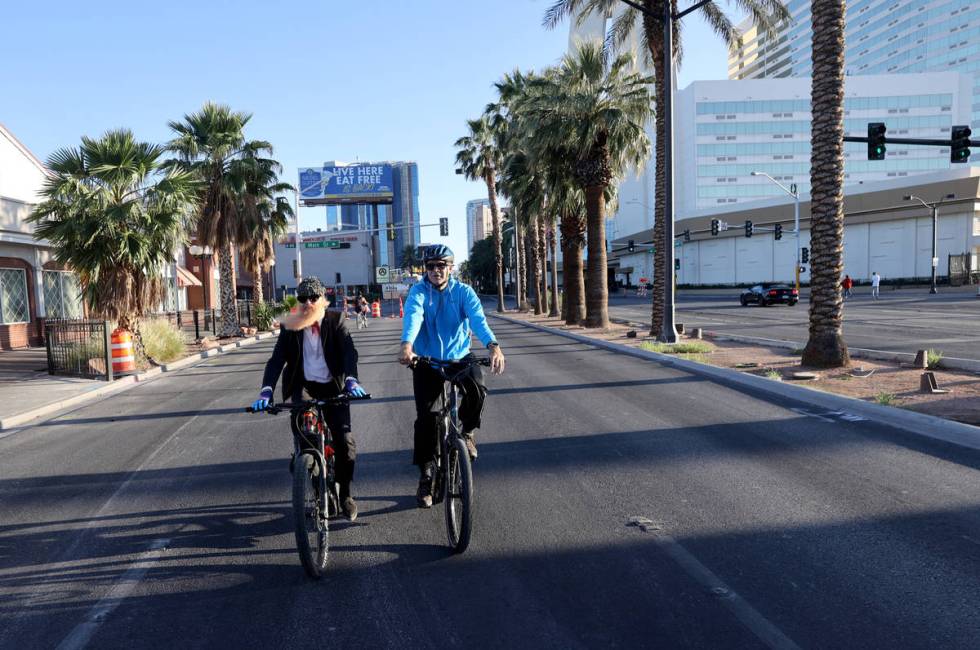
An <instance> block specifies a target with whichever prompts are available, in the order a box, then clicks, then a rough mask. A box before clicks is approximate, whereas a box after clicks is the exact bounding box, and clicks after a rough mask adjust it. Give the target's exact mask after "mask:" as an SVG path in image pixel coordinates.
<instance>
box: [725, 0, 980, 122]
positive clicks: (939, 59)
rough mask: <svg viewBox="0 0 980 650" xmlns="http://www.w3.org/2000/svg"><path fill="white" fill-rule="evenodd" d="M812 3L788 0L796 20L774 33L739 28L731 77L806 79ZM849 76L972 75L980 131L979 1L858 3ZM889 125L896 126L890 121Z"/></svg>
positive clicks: (851, 20) (853, 11)
mask: <svg viewBox="0 0 980 650" xmlns="http://www.w3.org/2000/svg"><path fill="white" fill-rule="evenodd" d="M810 2H811V0H789V2H787V3H786V4H787V7H788V8H789V10H790V13H791V14H792V16H793V22H792V23H791V24H789V25H784V26H783V27H782V28H781V29H780V30H779V32H778V33H777V34H776V35H775V37H768V36H766V35H765V34H763V33H760V32H759V31H758V30H756V29H755V28H754V27H753V26H752V25H751V22H749V21H745V22H743V23H741V24H740V25H739V29H740V31H741V32H742V33H743V45H742V47H741V48H739V49H738V50H737V51H735V52H734V53H733V54H732V56H731V57H730V58H729V61H728V76H729V78H730V79H761V78H773V77H808V76H810V74H811V73H812V70H813V64H812V60H811V37H812V26H811V20H810V19H811V14H810ZM845 40H846V50H845V55H844V56H845V59H844V60H845V66H846V73H847V74H848V75H877V74H898V73H919V72H960V73H963V74H967V75H970V77H971V78H972V84H971V93H970V94H971V96H972V100H971V109H970V114H969V115H967V116H965V117H966V121H965V122H962V123H963V124H970V125H971V128H972V129H973V131H974V133H976V132H977V131H978V130H980V3H978V2H976V0H856V1H855V2H849V3H848V6H847V17H846V34H845ZM889 129H891V126H889Z"/></svg>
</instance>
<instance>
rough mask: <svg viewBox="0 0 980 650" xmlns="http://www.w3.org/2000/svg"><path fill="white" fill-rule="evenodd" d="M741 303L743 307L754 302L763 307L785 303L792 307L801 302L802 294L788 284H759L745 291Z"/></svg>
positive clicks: (740, 299)
mask: <svg viewBox="0 0 980 650" xmlns="http://www.w3.org/2000/svg"><path fill="white" fill-rule="evenodd" d="M739 301H740V302H741V303H742V306H743V307H745V306H747V305H748V304H749V303H752V302H754V303H756V304H758V305H760V306H762V307H768V306H769V305H772V304H775V303H777V302H784V303H787V304H788V305H789V306H790V307H792V306H793V305H795V304H796V303H798V302H799V301H800V292H799V291H797V290H796V289H794V288H793V287H791V286H789V285H786V284H757V285H755V286H754V287H751V288H749V289H746V290H745V291H743V292H742V295H741V297H740V298H739Z"/></svg>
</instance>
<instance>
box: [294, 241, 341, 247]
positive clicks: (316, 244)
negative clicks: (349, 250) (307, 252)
mask: <svg viewBox="0 0 980 650" xmlns="http://www.w3.org/2000/svg"><path fill="white" fill-rule="evenodd" d="M303 248H340V242H339V241H332V240H331V241H305V242H303Z"/></svg>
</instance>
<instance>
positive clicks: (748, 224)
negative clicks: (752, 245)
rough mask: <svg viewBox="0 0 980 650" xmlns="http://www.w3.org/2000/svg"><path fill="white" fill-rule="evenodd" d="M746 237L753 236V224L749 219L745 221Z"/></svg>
mask: <svg viewBox="0 0 980 650" xmlns="http://www.w3.org/2000/svg"><path fill="white" fill-rule="evenodd" d="M745 236H746V237H751V236H752V222H751V221H749V220H748V219H746V220H745Z"/></svg>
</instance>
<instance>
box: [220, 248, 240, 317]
mask: <svg viewBox="0 0 980 650" xmlns="http://www.w3.org/2000/svg"><path fill="white" fill-rule="evenodd" d="M231 260H232V257H231V244H225V245H224V246H222V247H221V248H220V249H218V272H219V273H220V274H221V279H220V281H219V283H218V287H219V289H220V291H221V336H238V334H239V333H240V332H241V326H240V325H239V324H238V309H237V308H236V307H237V305H236V303H235V282H234V278H233V276H234V270H233V269H232V261H231Z"/></svg>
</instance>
